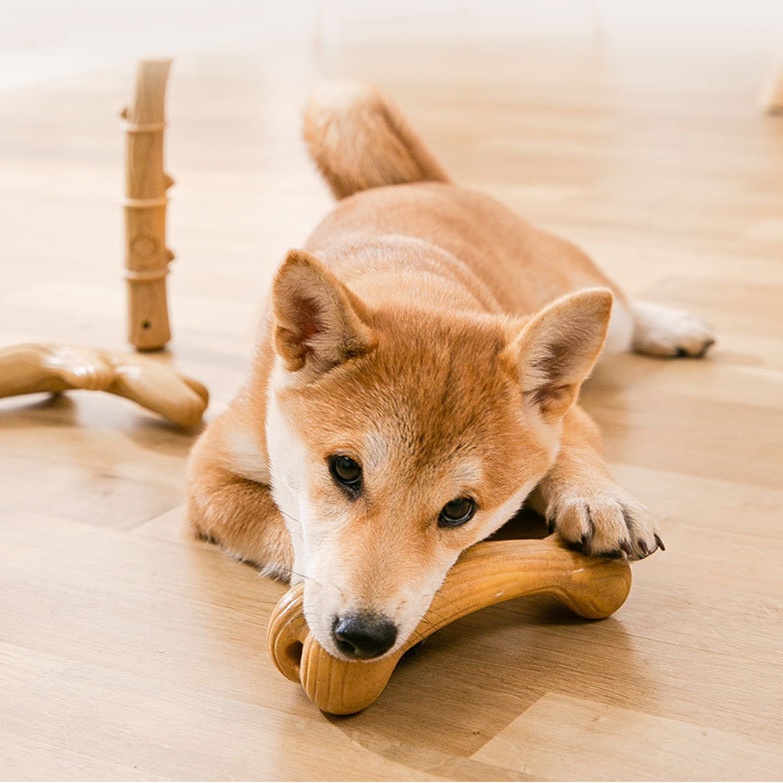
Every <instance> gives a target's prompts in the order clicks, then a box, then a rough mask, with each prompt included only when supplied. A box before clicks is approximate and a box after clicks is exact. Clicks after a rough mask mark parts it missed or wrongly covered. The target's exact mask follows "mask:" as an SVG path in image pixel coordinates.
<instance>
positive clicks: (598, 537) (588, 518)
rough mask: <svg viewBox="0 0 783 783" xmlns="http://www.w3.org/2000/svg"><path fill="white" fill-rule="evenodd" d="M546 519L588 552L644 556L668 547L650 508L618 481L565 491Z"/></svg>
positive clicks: (549, 510) (572, 544)
mask: <svg viewBox="0 0 783 783" xmlns="http://www.w3.org/2000/svg"><path fill="white" fill-rule="evenodd" d="M547 519H548V524H549V529H550V531H553V532H554V531H555V530H556V531H557V532H558V533H559V534H560V535H561V536H562V537H563V539H564V540H565V541H566V542H567V543H568V544H569V545H570V546H572V547H574V548H575V549H578V550H579V551H580V552H584V553H585V554H589V555H600V556H602V557H616V558H620V557H628V559H630V560H642V559H644V558H645V557H647V556H648V555H651V554H652V553H653V552H655V551H656V550H657V549H661V550H663V549H665V547H664V545H663V541H662V540H661V537H660V534H659V533H658V531H657V529H656V527H655V524H654V522H653V520H652V517H651V515H650V512H649V511H648V510H647V509H646V508H645V507H644V506H643V505H641V503H638V502H637V501H636V500H634V499H633V498H632V497H631V496H630V495H628V494H627V493H626V492H625V491H624V490H623V489H621V488H620V487H618V486H616V485H609V486H606V487H602V488H600V489H597V490H595V491H589V492H575V493H574V494H568V495H565V496H563V497H561V498H559V499H558V500H557V501H556V502H555V503H552V504H551V505H550V507H549V508H548V510H547Z"/></svg>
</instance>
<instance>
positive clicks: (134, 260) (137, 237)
mask: <svg viewBox="0 0 783 783" xmlns="http://www.w3.org/2000/svg"><path fill="white" fill-rule="evenodd" d="M170 68H171V60H170V59H165V60H141V61H140V62H139V65H138V70H137V73H136V89H135V97H134V100H133V102H132V103H131V104H130V106H128V107H126V108H125V109H123V111H122V113H121V115H120V116H122V117H123V118H124V119H126V120H127V121H128V124H127V126H126V156H125V196H126V198H125V267H126V270H127V271H126V273H125V279H126V280H127V285H128V340H129V342H130V343H131V345H133V346H135V348H136V349H137V350H140V351H152V350H157V349H159V348H163V346H164V345H166V343H167V342H168V341H169V340H170V339H171V328H170V326H169V314H168V303H167V299H166V275H167V274H168V267H169V262H170V261H171V260H172V259H173V258H174V254H173V253H172V252H171V250H169V249H168V248H167V247H166V206H167V204H168V198H167V197H166V191H167V190H168V188H170V187H171V186H172V185H173V184H174V180H173V179H172V178H171V177H170V176H169V175H168V174H166V173H165V172H164V171H163V131H164V128H165V127H166V120H165V115H164V101H165V96H166V82H167V80H168V75H169V69H170Z"/></svg>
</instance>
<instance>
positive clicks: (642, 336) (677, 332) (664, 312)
mask: <svg viewBox="0 0 783 783" xmlns="http://www.w3.org/2000/svg"><path fill="white" fill-rule="evenodd" d="M633 311H634V335H633V349H634V350H635V351H636V352H637V353H643V354H647V355H649V356H671V357H694V358H701V357H702V356H704V355H705V354H706V353H707V351H708V350H709V349H710V348H711V347H712V346H713V345H715V330H714V329H713V328H712V326H710V325H709V324H708V323H707V322H706V321H704V320H702V319H701V318H699V317H697V316H695V315H691V314H690V313H686V312H684V311H682V310H676V309H674V308H671V307H663V306H662V305H655V304H649V303H647V302H635V303H634V305H633Z"/></svg>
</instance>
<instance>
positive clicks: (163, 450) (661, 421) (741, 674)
mask: <svg viewBox="0 0 783 783" xmlns="http://www.w3.org/2000/svg"><path fill="white" fill-rule="evenodd" d="M131 74H132V66H131V64H130V63H129V64H128V65H127V67H123V68H117V69H110V70H105V71H102V72H95V73H89V74H86V75H81V76H71V77H68V78H67V79H65V80H62V81H54V82H50V83H47V84H45V85H42V86H28V87H25V88H24V89H18V90H15V91H6V92H2V93H0V170H2V177H1V178H0V215H2V232H1V233H0V269H1V270H2V283H1V284H0V345H5V344H8V343H13V342H18V341H29V340H61V341H72V342H78V343H87V344H98V345H103V346H110V347H121V346H122V345H123V301H124V300H123V297H124V292H123V288H122V283H121V280H120V266H121V235H120V228H121V222H120V210H119V207H118V203H119V199H120V194H121V186H122V183H121V171H122V159H121V154H122V133H121V124H120V122H119V120H118V119H117V112H118V110H119V108H120V107H121V106H122V104H123V102H124V101H125V100H126V97H127V96H128V95H129V88H130V82H131ZM762 74H763V60H762V58H761V56H760V55H759V54H758V53H757V52H755V50H754V49H753V47H752V46H748V47H747V48H746V49H744V50H741V51H740V50H733V51H732V52H731V56H730V57H729V56H727V55H726V53H725V52H721V51H720V50H704V51H694V52H690V51H688V50H687V47H685V48H683V49H681V50H679V51H678V52H674V53H672V51H670V50H666V49H664V48H661V49H660V50H659V51H657V52H655V51H646V52H644V53H639V52H635V51H633V50H632V49H626V50H623V51H621V52H615V53H614V54H613V55H612V56H608V55H607V54H606V53H605V52H604V51H603V50H602V49H601V48H600V47H597V46H596V45H595V44H594V43H592V44H589V45H582V46H570V45H569V46H566V45H563V46H557V45H551V46H543V45H540V44H535V43H534V44H530V45H528V44H527V43H526V42H524V41H520V40H517V41H513V40H506V42H505V43H503V42H498V41H495V42H494V43H493V42H491V41H490V40H489V39H487V38H483V37H481V36H480V35H478V34H477V35H476V37H475V39H470V38H468V39H467V40H463V41H462V42H461V43H460V44H459V45H456V44H455V43H453V42H452V43H449V42H448V41H443V42H439V41H438V40H435V39H431V40H428V41H425V42H423V43H420V44H404V45H403V43H402V42H398V43H396V44H394V43H391V44H388V43H387V44H384V45H375V44H373V45H368V46H358V45H354V44H348V43H341V42H340V41H337V42H334V41H333V42H332V43H328V44H324V43H323V41H321V43H320V45H314V44H313V43H312V42H303V43H302V45H300V46H293V45H292V46H289V47H286V48H285V49H280V50H276V51H272V50H269V51H266V52H265V51H245V50H237V49H231V48H226V49H222V50H219V51H214V52H204V53H202V54H192V55H189V56H187V57H183V58H181V59H179V60H178V61H177V62H176V64H175V67H174V70H173V72H172V82H171V90H170V100H169V114H170V118H171V128H170V133H169V137H168V150H169V156H168V157H169V164H170V165H169V167H170V170H171V172H172V173H173V175H174V177H175V179H176V180H177V186H176V187H175V188H174V189H173V190H172V191H171V198H172V207H171V221H170V244H171V246H172V247H173V248H174V249H175V251H176V252H177V255H178V260H177V261H176V262H175V266H174V269H173V272H172V275H171V277H170V285H171V291H172V314H173V321H174V328H175V332H176V335H175V341H174V343H173V345H172V352H171V357H170V359H169V358H165V359H164V360H166V361H168V360H170V361H172V362H173V363H174V364H176V365H177V366H178V367H180V368H182V369H183V370H185V371H187V372H189V373H191V374H193V375H194V376H195V377H197V378H199V379H201V380H202V381H203V382H205V383H206V384H207V385H208V386H209V387H210V389H211V391H212V393H213V403H212V407H211V409H210V410H211V413H210V415H214V414H215V413H216V412H217V411H219V410H220V409H221V407H222V406H223V405H225V403H226V401H227V400H228V399H229V398H230V396H231V394H232V392H233V390H234V389H235V388H236V386H237V384H238V382H239V380H240V378H241V377H242V372H243V369H244V367H245V365H246V361H247V355H248V347H249V344H250V340H251V336H252V330H253V323H254V321H255V318H256V317H257V313H258V306H259V302H260V300H261V297H262V293H263V291H264V289H265V286H266V284H267V282H268V281H269V278H270V275H271V274H272V271H273V269H274V266H275V264H276V263H277V261H278V260H279V259H280V258H281V256H282V254H283V252H284V251H285V250H286V249H287V248H288V247H289V246H293V245H296V244H297V243H299V242H301V241H302V239H303V237H304V236H305V235H306V233H307V232H308V230H309V229H310V228H311V227H312V226H313V224H314V223H315V221H316V220H317V219H318V217H319V216H320V215H321V214H322V213H323V212H324V211H325V210H326V209H327V208H328V206H329V203H330V200H329V197H328V196H327V194H326V191H325V189H324V188H323V186H322V185H321V184H320V183H319V181H318V179H317V178H316V176H315V175H314V173H313V172H312V169H311V166H310V164H309V163H308V161H307V160H306V158H305V156H304V153H303V150H302V148H301V145H300V142H299V137H298V111H299V107H300V105H301V103H302V100H303V98H304V95H305V93H306V90H307V86H308V85H309V84H310V82H311V80H312V79H313V77H314V76H317V75H330V76H356V75H359V76H362V77H365V78H371V79H374V80H376V81H377V82H379V83H380V84H381V85H383V86H384V87H386V88H387V89H388V90H389V91H390V92H392V93H393V94H394V95H395V97H396V98H397V100H398V102H399V103H400V104H402V106H403V107H404V108H405V109H406V111H407V112H408V113H409V115H410V116H411V117H412V119H413V121H414V123H415V124H416V125H417V126H418V127H419V128H420V130H421V131H422V133H423V134H424V135H425V137H426V138H427V139H428V140H429V141H430V142H431V144H432V146H433V147H434V148H435V150H436V151H437V152H438V154H439V155H440V157H441V159H442V161H443V162H444V164H445V165H446V167H447V168H448V169H449V170H450V171H451V172H452V173H453V175H454V177H455V178H456V179H458V180H460V181H462V182H464V183H469V184H471V185H474V186H476V187H480V188H484V189H486V190H488V191H490V192H491V193H494V194H496V195H497V196H499V197H501V198H503V199H505V200H506V201H507V202H508V203H509V204H511V205H512V206H513V207H515V208H516V209H517V210H519V211H520V212H521V213H523V214H524V215H526V216H527V217H528V218H529V219H531V220H533V221H535V222H538V223H540V224H542V225H544V226H547V227H549V228H551V229H553V230H556V231H559V232H560V233H562V234H565V235H566V236H568V237H570V238H571V239H573V240H575V241H577V242H579V243H581V244H582V245H583V246H584V247H585V248H587V249H588V250H589V251H590V252H591V253H593V254H594V256H595V257H596V258H598V259H599V260H600V262H601V264H602V265H603V266H604V267H605V268H606V269H607V270H609V271H610V272H611V273H612V274H613V275H615V276H616V277H617V278H619V279H620V280H622V281H624V283H625V285H626V287H627V289H628V290H629V291H630V292H631V293H632V294H634V295H639V296H644V297H646V298H650V299H657V300H659V301H661V302H666V303H670V304H673V305H681V306H684V307H687V308H690V309H693V310H694V311H696V312H698V313H700V314H701V315H703V316H705V317H706V318H708V319H709V320H710V321H712V322H713V323H714V324H715V325H716V327H717V329H718V332H719V343H718V345H717V346H716V348H715V350H714V353H712V354H711V356H710V358H709V360H707V361H703V362H700V361H677V362H665V361H653V360H649V359H643V358H638V357H622V358H620V359H618V360H617V361H615V362H614V363H613V365H612V366H610V367H608V368H606V369H604V370H602V371H601V372H599V373H598V375H597V376H596V377H595V379H594V381H593V382H592V383H591V386H590V388H589V390H588V391H587V393H586V397H585V402H586V406H587V408H588V409H589V410H590V411H591V412H592V413H593V414H594V415H595V417H596V419H597V420H598V421H599V423H600V424H601V425H602V427H603V430H604V432H605V435H606V443H607V451H608V454H609V457H610V459H611V462H612V465H613V468H614V471H615V473H616V475H617V476H618V478H620V479H621V480H622V482H623V483H624V484H625V485H626V486H627V487H628V488H629V489H631V490H632V491H633V492H634V493H635V494H636V495H637V496H638V497H639V498H640V499H641V500H643V501H644V502H646V503H647V504H648V505H650V506H651V507H652V508H653V509H654V510H655V511H656V513H657V514H658V516H659V517H660V519H661V525H662V529H663V531H664V539H665V541H666V544H667V551H666V553H664V554H657V555H655V556H654V557H652V558H650V559H649V560H647V561H645V562H643V563H641V564H638V565H637V566H636V567H635V568H634V580H635V584H634V588H633V591H632V593H631V596H630V598H629V600H628V602H627V604H626V605H625V606H624V607H623V608H622V609H621V610H620V611H619V612H618V613H617V615H616V616H615V617H613V618H611V619H609V620H606V621H603V622H599V623H583V622H577V621H574V620H572V619H571V618H570V617H569V616H568V615H567V614H566V613H565V612H564V611H562V610H560V609H559V608H558V607H556V606H555V605H554V604H553V603H551V602H549V601H546V600H526V601H524V600H520V601H516V602H511V603H508V604H505V605H501V606H498V607H495V608H493V609H489V610H486V611H484V612H482V613H480V614H478V615H474V616H473V617H470V618H466V619H465V620H463V621H461V622H459V623H457V624H455V625H454V626H452V627H450V628H448V629H446V630H445V631H443V632H442V633H440V634H438V635H436V636H435V637H433V638H432V639H431V640H430V641H429V642H428V643H427V644H426V646H425V647H424V648H423V649H422V650H421V651H419V652H417V653H415V654H414V655H412V656H411V657H410V658H408V659H406V660H405V661H404V662H403V663H402V664H401V666H400V667H399V668H398V671H397V672H396V674H395V676H394V678H393V680H392V682H391V684H390V686H389V687H388V689H387V691H386V692H385V694H384V695H383V696H382V698H381V700H379V701H378V702H377V703H376V704H375V705H374V706H373V707H371V708H370V709H369V710H367V711H366V712H365V713H363V714H361V715H358V716H356V717H352V718H349V719H330V718H327V717H325V716H323V715H322V714H320V713H319V712H318V711H317V710H316V709H315V708H314V707H313V706H312V705H311V704H310V703H309V702H308V701H307V700H306V698H305V697H304V696H303V694H302V693H301V692H300V689H299V688H298V687H296V686H294V685H293V684H291V683H289V682H288V681H287V680H284V679H283V678H281V677H280V675H278V674H277V672H276V671H275V670H274V669H273V667H272V665H271V663H270V661H269V660H268V658H267V654H266V650H265V626H266V620H267V618H268V616H269V612H270V610H271V607H272V606H273V605H274V603H275V601H276V600H277V599H278V597H279V596H280V595H281V594H282V593H283V590H284V588H283V587H282V586H281V585H279V584H276V583H274V582H271V581H266V580H264V579H261V578H259V577H258V576H256V575H255V574H254V572H253V571H252V570H251V569H250V568H248V567H245V566H243V565H240V564H238V563H236V562H234V561H231V560H229V559H228V558H226V557H224V556H223V555H221V554H220V553H218V552H217V551H215V550H213V549H211V548H210V547H208V546H207V545H197V544H194V543H192V542H188V541H186V540H184V539H183V538H182V537H181V536H180V533H179V529H180V523H181V520H182V500H183V490H182V476H183V465H184V460H185V456H186V454H187V452H188V449H189V448H190V445H191V443H192V441H193V438H194V434H183V433H180V432H177V431H175V430H173V429H171V428H169V427H167V426H166V425H164V424H162V423H159V422H158V421H156V420H154V419H153V418H151V417H148V416H147V415H145V414H144V412H143V411H141V410H139V409H137V408H135V407H134V406H133V405H132V404H130V403H127V402H125V401H122V400H117V399H114V398H109V397H104V396H91V395H90V394H89V393H77V394H73V395H70V396H67V397H63V398H60V399H55V400H48V399H44V398H42V397H35V398H29V399H17V400H10V401H5V402H3V403H2V404H0V694H1V695H0V778H3V779H8V778H23V779H35V778H50V779H51V778H55V779H65V780H68V779H88V780H89V779H107V778H117V779H127V780H136V779H138V780H142V779H150V778H157V779H177V780H179V779H247V778H266V779H269V778H283V779H295V780H298V779H308V778H310V779H347V780H351V779H378V780H387V779H409V778H414V779H529V778H550V779H586V780H593V779H595V780H600V779H612V778H619V779H666V780H683V779H685V780H687V779H780V778H781V777H783V676H782V673H781V661H782V660H783V658H782V656H781V650H782V649H783V569H782V568H781V561H782V560H783V543H781V529H782V528H783V525H782V523H783V511H782V509H783V253H782V252H781V251H782V249H783V218H781V211H780V210H781V203H783V120H780V119H775V120H773V119H768V118H764V117H762V116H760V115H759V114H758V113H757V112H756V109H755V106H754V97H755V93H756V89H757V87H758V83H759V79H760V77H761V75H762Z"/></svg>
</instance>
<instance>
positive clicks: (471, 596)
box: [267, 535, 631, 715]
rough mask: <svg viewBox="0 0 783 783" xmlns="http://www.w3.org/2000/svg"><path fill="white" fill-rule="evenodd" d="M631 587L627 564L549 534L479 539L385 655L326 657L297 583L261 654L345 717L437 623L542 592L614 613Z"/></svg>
mask: <svg viewBox="0 0 783 783" xmlns="http://www.w3.org/2000/svg"><path fill="white" fill-rule="evenodd" d="M630 589H631V569H630V568H629V566H628V563H627V562H624V561H621V560H608V559H605V558H597V557H588V556H586V555H582V554H579V553H578V552H574V551H571V550H570V549H567V548H566V547H565V546H564V545H563V543H562V542H561V541H560V539H559V538H558V537H557V536H556V535H554V536H549V537H548V538H546V539H543V540H512V541H487V542H484V543H481V544H476V545H475V546H473V547H471V548H470V549H468V550H466V551H465V552H463V554H462V556H461V557H460V559H459V560H458V561H457V563H456V564H455V565H454V566H453V567H452V569H451V570H450V571H449V573H448V575H447V577H446V581H445V582H444V583H443V586H442V587H441V589H440V590H439V591H438V593H437V594H436V595H435V598H434V599H433V601H432V604H431V606H430V608H429V610H428V611H427V614H426V615H425V616H424V618H423V619H422V621H421V622H420V623H419V625H418V627H417V628H416V630H415V631H414V632H413V634H412V635H411V637H410V639H409V640H408V641H407V642H406V643H405V644H404V645H403V647H402V648H401V649H400V650H398V651H396V652H395V653H393V654H392V655H390V656H388V657H386V658H380V659H378V660H376V661H344V660H338V659H337V658H333V657H332V656H331V655H329V653H327V652H326V651H325V650H324V649H323V647H321V646H320V645H319V644H318V642H316V641H315V639H314V638H313V637H312V635H311V634H310V632H309V629H308V627H307V623H306V621H305V618H304V613H303V610H302V592H303V587H302V585H297V586H296V587H294V588H292V589H291V590H289V591H288V592H287V593H286V594H285V595H284V596H283V597H282V598H281V599H280V601H279V602H278V603H277V606H276V607H275V609H274V610H273V612H272V617H271V618H270V620H269V629H268V633H267V638H268V642H269V653H270V655H271V656H272V660H273V661H274V663H275V665H276V666H277V668H278V669H279V670H280V672H281V673H282V674H283V675H285V676H286V677H288V679H289V680H293V681H294V682H301V683H302V687H303V688H304V690H305V692H306V693H307V695H308V696H309V697H310V699H311V700H312V701H313V702H314V703H315V704H316V706H317V707H319V708H320V709H322V710H323V711H324V712H328V713H331V714H333V715H349V714H351V713H354V712H359V711H360V710H363V709H364V708H365V707H369V706H370V704H372V703H373V702H374V701H375V700H376V699H377V698H378V696H380V694H381V693H382V692H383V689H384V688H385V687H386V684H387V682H388V681H389V678H390V677H391V674H392V672H393V671H394V668H395V666H396V665H397V662H398V661H399V660H400V658H401V657H402V655H403V653H405V652H406V651H407V650H408V649H410V648H411V647H412V646H413V645H414V644H416V643H418V642H419V641H421V640H422V639H424V638H426V637H427V636H429V635H430V634H432V633H434V632H435V631H437V630H438V629H440V628H443V627H444V626H445V625H448V624H449V623H452V622H454V621H455V620H458V619H459V618H460V617H464V616H465V615H467V614H470V613H472V612H475V611H477V610H479V609H483V608H484V607H486V606H492V605H493V604H497V603H500V602H502V601H508V600H509V599H511V598H519V597H520V596H523V595H533V594H535V593H548V594H550V595H553V596H555V597H556V598H558V599H560V601H562V602H563V603H564V604H565V605H566V606H567V607H568V608H569V609H571V610H572V611H573V612H575V613H576V614H578V615H581V616H582V617H586V618H589V619H599V618H603V617H608V616H609V615H610V614H613V613H614V612H616V611H617V610H618V609H619V608H620V607H621V606H622V604H623V602H624V601H625V599H626V597H627V596H628V593H629V591H630Z"/></svg>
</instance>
